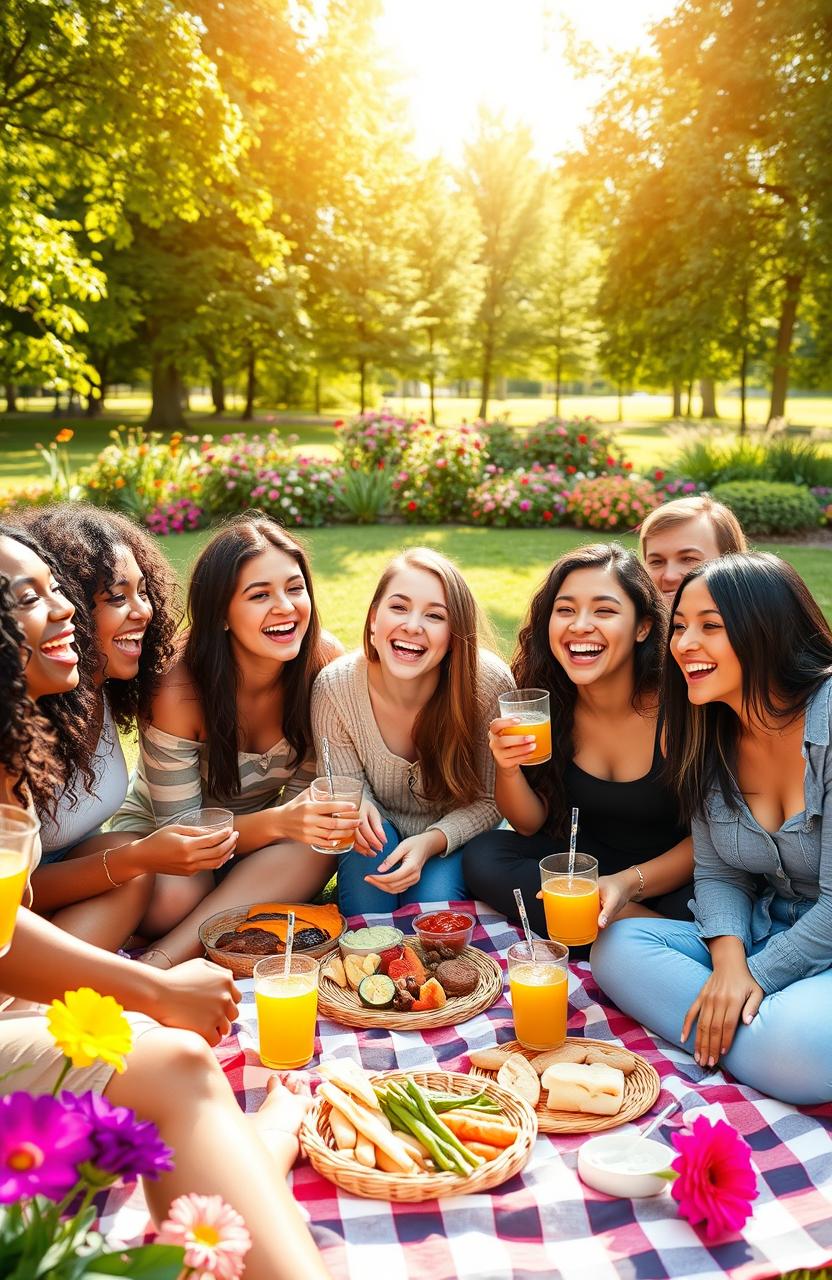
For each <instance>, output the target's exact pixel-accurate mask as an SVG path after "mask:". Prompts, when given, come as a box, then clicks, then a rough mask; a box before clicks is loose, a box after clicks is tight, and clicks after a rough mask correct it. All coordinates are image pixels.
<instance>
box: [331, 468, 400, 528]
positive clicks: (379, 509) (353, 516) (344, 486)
mask: <svg viewBox="0 0 832 1280" xmlns="http://www.w3.org/2000/svg"><path fill="white" fill-rule="evenodd" d="M392 497H393V485H392V479H391V476H390V472H389V471H386V470H385V469H384V464H383V463H380V464H377V466H376V469H375V471H359V470H353V469H352V468H351V467H348V468H347V469H346V470H345V472H344V474H343V477H342V479H341V484H340V486H339V490H338V502H339V505H340V508H341V509H342V510H343V511H344V512H345V514H346V516H347V519H349V520H353V521H354V522H355V523H356V524H376V523H377V522H378V520H379V519H380V518H381V517H382V516H385V515H387V513H388V511H389V510H390V504H391V501H392Z"/></svg>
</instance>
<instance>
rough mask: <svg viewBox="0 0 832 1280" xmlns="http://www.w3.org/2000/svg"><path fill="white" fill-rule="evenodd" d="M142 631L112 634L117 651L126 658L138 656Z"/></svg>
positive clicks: (142, 638)
mask: <svg viewBox="0 0 832 1280" xmlns="http://www.w3.org/2000/svg"><path fill="white" fill-rule="evenodd" d="M143 640H144V631H125V632H124V634H123V635H120V636H113V644H114V645H115V647H116V648H117V649H118V650H119V652H121V653H123V654H125V655H126V657H128V658H138V657H139V656H140V655H141V651H142V641H143Z"/></svg>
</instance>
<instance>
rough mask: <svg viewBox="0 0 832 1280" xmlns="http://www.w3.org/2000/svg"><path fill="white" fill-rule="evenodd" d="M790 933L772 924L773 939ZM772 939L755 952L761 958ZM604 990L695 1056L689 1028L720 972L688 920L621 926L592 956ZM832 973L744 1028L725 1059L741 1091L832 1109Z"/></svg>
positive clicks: (791, 990)
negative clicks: (696, 1005) (685, 1030)
mask: <svg viewBox="0 0 832 1280" xmlns="http://www.w3.org/2000/svg"><path fill="white" fill-rule="evenodd" d="M785 928H788V924H787V923H786V922H785V921H783V920H777V919H772V923H771V932H772V934H773V933H779V932H780V931H781V930H783V929H785ZM766 941H767V939H765V938H764V939H763V940H762V941H761V942H759V943H757V944H755V946H754V947H753V949H752V953H753V952H757V951H760V950H761V949H762V948H763V947H764V946H765V944H766ZM590 963H591V965H592V974H593V977H594V978H595V981H596V982H597V983H598V986H599V987H600V988H601V990H602V991H603V992H605V993H606V995H608V996H609V998H610V999H611V1000H612V1001H613V1003H614V1004H616V1005H617V1006H618V1008H619V1009H621V1011H622V1012H623V1013H626V1014H628V1015H629V1016H630V1017H631V1018H635V1020H636V1021H637V1022H640V1023H642V1025H643V1026H645V1027H648V1028H649V1029H650V1030H651V1031H657V1032H658V1034H659V1035H660V1036H663V1037H664V1039H665V1040H669V1041H670V1042H671V1044H677V1045H680V1046H681V1047H682V1048H683V1049H687V1051H688V1052H689V1053H692V1052H693V1046H694V1039H695V1031H696V1028H695V1027H694V1030H693V1032H692V1033H691V1035H690V1036H689V1037H688V1039H687V1040H686V1041H685V1042H684V1043H683V1042H682V1040H681V1030H682V1023H683V1021H684V1018H685V1014H686V1013H687V1011H688V1009H689V1008H690V1006H691V1005H692V1004H693V1002H694V1000H695V999H696V997H697V996H698V995H699V992H700V991H701V990H702V987H703V985H704V983H705V981H706V979H707V978H708V976H709V974H710V973H711V972H712V969H713V966H712V964H711V953H710V951H709V950H708V948H707V946H706V945H705V943H704V942H703V941H702V939H701V938H700V937H699V934H698V931H697V928H696V925H694V924H689V923H688V922H686V921H683V920H660V919H656V920H648V919H642V920H618V921H616V923H615V924H612V925H610V927H609V928H608V929H606V930H605V931H604V933H602V934H601V936H600V937H599V939H598V941H597V942H596V943H595V945H594V946H593V948H592V954H591V956H590ZM830 1009H832V969H827V970H826V972H825V973H820V974H816V975H815V977H813V978H803V979H801V980H799V981H798V982H793V983H792V984H791V986H788V987H784V988H783V990H782V991H775V992H774V993H773V994H772V995H770V996H766V998H765V999H764V1000H763V1003H762V1004H761V1005H760V1009H759V1012H758V1013H757V1015H756V1017H755V1018H754V1019H753V1021H752V1022H751V1024H750V1026H745V1024H744V1023H742V1022H741V1023H740V1024H739V1026H738V1027H737V1033H736V1035H735V1037H734V1042H733V1044H732V1045H731V1048H730V1049H729V1051H728V1053H727V1054H725V1056H724V1057H723V1058H722V1059H721V1065H724V1067H725V1068H726V1070H727V1071H730V1073H731V1075H732V1076H733V1077H734V1078H735V1079H736V1080H738V1081H739V1082H740V1083H741V1084H747V1085H750V1086H751V1088H752V1089H757V1090H758V1091H759V1092H760V1093H765V1094H767V1095H768V1096H769V1097H771V1098H779V1099H780V1100H781V1101H783V1102H789V1103H792V1104H793V1105H794V1106H817V1105H818V1104H821V1103H825V1102H830V1101H832V1018H831V1017H830Z"/></svg>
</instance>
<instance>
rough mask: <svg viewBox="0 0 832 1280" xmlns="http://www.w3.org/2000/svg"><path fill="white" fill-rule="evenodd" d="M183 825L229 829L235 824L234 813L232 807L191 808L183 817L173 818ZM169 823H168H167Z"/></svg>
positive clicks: (172, 820)
mask: <svg viewBox="0 0 832 1280" xmlns="http://www.w3.org/2000/svg"><path fill="white" fill-rule="evenodd" d="M171 822H178V823H179V824H180V825H181V826H183V827H207V828H209V829H211V830H223V829H224V828H225V827H228V828H229V830H230V828H231V827H233V825H234V814H233V813H232V812H231V810H230V809H218V808H215V809H189V810H188V812H187V813H183V814H182V815H181V817H178V818H172V819H171ZM166 825H167V824H166Z"/></svg>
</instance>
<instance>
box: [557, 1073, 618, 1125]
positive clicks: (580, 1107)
mask: <svg viewBox="0 0 832 1280" xmlns="http://www.w3.org/2000/svg"><path fill="white" fill-rule="evenodd" d="M540 1083H541V1085H542V1086H543V1088H544V1089H548V1091H549V1097H548V1100H547V1102H546V1106H547V1107H548V1108H549V1110H550V1111H581V1112H587V1113H589V1114H590V1115H596V1116H614V1115H617V1114H618V1112H619V1111H620V1110H621V1104H622V1102H623V1101H624V1072H623V1071H619V1069H618V1068H617V1067H608V1066H605V1065H604V1063H602V1062H592V1063H580V1062H557V1063H555V1064H554V1065H553V1066H551V1067H547V1069H546V1071H544V1073H543V1078H542V1079H541V1081H540Z"/></svg>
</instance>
